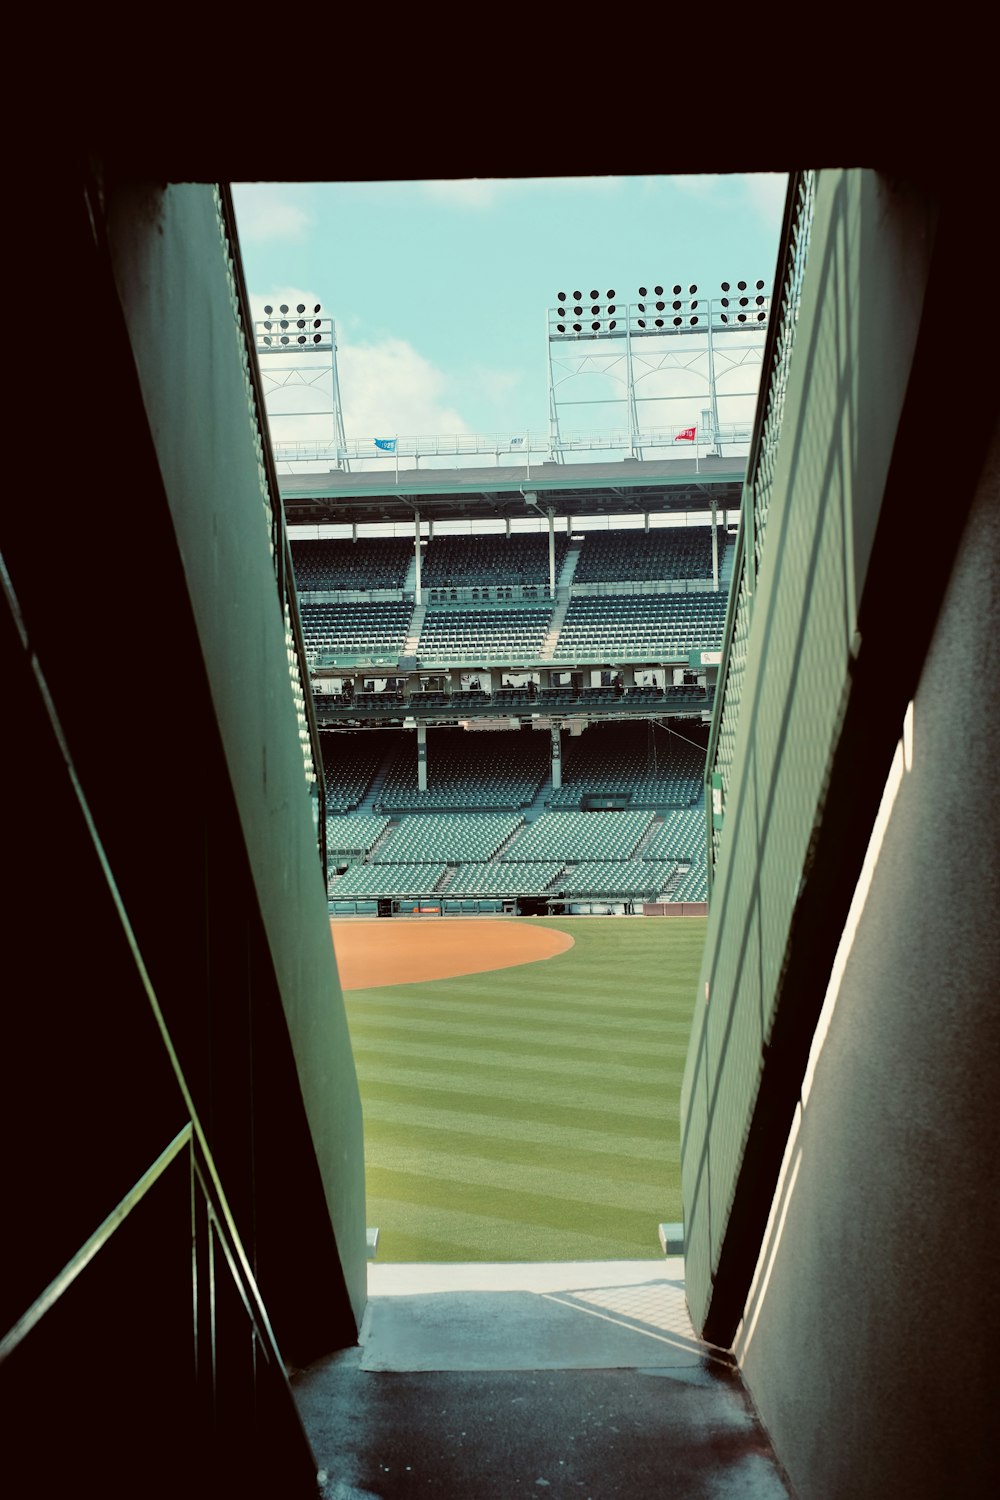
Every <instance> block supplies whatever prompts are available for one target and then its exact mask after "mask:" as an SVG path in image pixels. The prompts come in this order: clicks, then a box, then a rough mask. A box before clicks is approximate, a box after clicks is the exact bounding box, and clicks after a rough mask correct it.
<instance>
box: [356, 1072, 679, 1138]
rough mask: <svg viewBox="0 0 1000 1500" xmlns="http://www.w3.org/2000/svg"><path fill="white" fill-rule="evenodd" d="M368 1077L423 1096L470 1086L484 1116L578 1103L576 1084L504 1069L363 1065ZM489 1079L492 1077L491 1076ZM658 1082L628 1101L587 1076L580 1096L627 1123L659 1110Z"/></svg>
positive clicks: (614, 1087)
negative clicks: (466, 1071) (464, 1072)
mask: <svg viewBox="0 0 1000 1500" xmlns="http://www.w3.org/2000/svg"><path fill="white" fill-rule="evenodd" d="M365 1071H366V1076H367V1077H368V1079H369V1080H370V1081H371V1082H372V1083H374V1084H375V1085H376V1086H378V1085H389V1086H393V1085H401V1086H405V1087H408V1088H414V1089H421V1090H423V1091H424V1092H425V1093H431V1094H440V1095H441V1096H442V1097H453V1096H454V1095H455V1094H456V1093H458V1092H462V1091H463V1090H465V1091H467V1090H468V1089H469V1087H470V1085H472V1084H474V1085H475V1095H474V1097H475V1098H477V1099H479V1100H480V1107H481V1108H482V1109H484V1110H485V1111H486V1112H487V1113H503V1112H504V1110H505V1109H509V1108H510V1107H511V1106H514V1107H518V1106H520V1105H522V1104H523V1105H529V1106H532V1105H542V1106H548V1104H549V1103H550V1102H551V1103H552V1104H555V1105H565V1106H572V1105H574V1104H575V1103H576V1102H577V1101H578V1100H581V1090H580V1088H579V1086H578V1085H577V1084H576V1083H564V1082H562V1081H561V1080H560V1079H559V1077H558V1076H557V1075H555V1074H552V1075H550V1076H545V1075H542V1076H539V1077H535V1076H534V1075H532V1077H531V1078H525V1077H524V1076H523V1075H521V1074H516V1073H515V1074H513V1075H512V1074H511V1073H510V1072H509V1071H508V1070H507V1069H504V1068H492V1069H487V1068H477V1070H476V1076H474V1077H473V1078H468V1077H465V1078H462V1079H461V1080H456V1079H455V1077H454V1075H453V1074H451V1073H449V1072H448V1071H447V1070H442V1071H440V1072H438V1071H435V1070H430V1069H426V1068H406V1067H403V1066H400V1067H394V1066H392V1065H391V1064H389V1063H383V1064H381V1065H378V1066H368V1067H366V1070H365ZM490 1075H492V1076H490ZM662 1087H663V1084H662V1080H661V1081H659V1082H652V1083H648V1084H643V1085H641V1086H640V1085H638V1084H637V1085H636V1086H635V1087H633V1088H631V1089H629V1091H628V1098H627V1099H623V1098H622V1097H621V1093H622V1085H621V1083H619V1082H618V1081H617V1080H612V1081H611V1082H610V1083H608V1082H605V1081H604V1080H603V1079H596V1078H591V1079H590V1080H589V1084H588V1088H587V1090H586V1093H585V1095H584V1096H583V1098H584V1102H585V1103H586V1105H587V1108H588V1109H590V1110H593V1111H594V1112H595V1114H601V1115H611V1116H613V1117H617V1118H624V1119H627V1120H628V1121H629V1122H630V1124H631V1123H632V1122H633V1121H635V1120H636V1119H644V1118H646V1117H647V1116H648V1115H649V1114H650V1112H651V1111H653V1110H658V1108H659V1097H660V1093H661V1090H662ZM465 1107H468V1106H465Z"/></svg>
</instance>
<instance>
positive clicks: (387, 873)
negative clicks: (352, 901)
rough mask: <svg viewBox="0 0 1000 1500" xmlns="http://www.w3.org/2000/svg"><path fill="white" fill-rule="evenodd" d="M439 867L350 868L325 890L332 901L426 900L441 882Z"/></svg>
mask: <svg viewBox="0 0 1000 1500" xmlns="http://www.w3.org/2000/svg"><path fill="white" fill-rule="evenodd" d="M444 872H445V867H444V865H443V864H438V865H351V866H350V867H349V868H348V869H347V870H345V871H344V873H343V875H340V876H338V878H337V879H336V880H332V881H330V883H329V886H328V892H329V896H330V899H331V901H343V900H345V899H347V898H350V897H354V896H429V895H430V894H431V892H432V891H433V890H434V888H435V886H436V885H437V884H438V882H439V881H440V880H442V879H443V877H444Z"/></svg>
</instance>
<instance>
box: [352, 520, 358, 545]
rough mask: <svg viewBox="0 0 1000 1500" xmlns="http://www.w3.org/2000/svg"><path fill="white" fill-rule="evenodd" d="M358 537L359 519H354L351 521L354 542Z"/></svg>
mask: <svg viewBox="0 0 1000 1500" xmlns="http://www.w3.org/2000/svg"><path fill="white" fill-rule="evenodd" d="M357 539H358V523H357V521H352V522H351V541H352V542H356V541H357Z"/></svg>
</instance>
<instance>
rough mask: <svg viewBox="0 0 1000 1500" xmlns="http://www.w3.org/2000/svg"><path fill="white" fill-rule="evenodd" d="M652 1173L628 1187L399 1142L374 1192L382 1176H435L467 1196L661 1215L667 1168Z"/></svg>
mask: <svg viewBox="0 0 1000 1500" xmlns="http://www.w3.org/2000/svg"><path fill="white" fill-rule="evenodd" d="M646 1168H647V1171H646V1176H645V1177H644V1178H642V1179H635V1178H633V1179H632V1180H631V1181H629V1182H626V1181H624V1180H623V1179H622V1178H621V1177H618V1176H614V1177H612V1176H609V1175H607V1174H606V1172H605V1173H601V1172H599V1171H589V1172H586V1171H581V1170H580V1169H579V1168H576V1169H574V1168H572V1167H570V1166H568V1165H567V1164H566V1163H565V1162H561V1163H559V1164H557V1165H550V1164H539V1163H538V1162H537V1161H536V1162H533V1163H532V1162H526V1161H520V1162H510V1161H498V1160H497V1159H496V1158H495V1157H492V1156H487V1155H485V1154H482V1155H480V1154H478V1153H475V1154H469V1155H464V1154H461V1153H459V1152H454V1151H440V1150H433V1149H430V1148H428V1147H427V1146H425V1145H422V1144H421V1145H411V1144H408V1143H405V1142H396V1143H395V1144H393V1145H389V1144H387V1143H383V1145H382V1150H381V1156H380V1161H379V1166H378V1168H377V1175H373V1177H372V1188H373V1190H374V1191H376V1192H377V1191H378V1187H379V1182H380V1180H381V1177H382V1174H384V1173H386V1172H390V1173H392V1172H403V1173H405V1174H406V1176H407V1178H415V1177H421V1176H422V1177H432V1178H435V1179H437V1180H439V1181H441V1182H447V1183H450V1184H451V1185H452V1186H453V1187H454V1188H455V1190H456V1192H462V1193H466V1192H469V1191H474V1192H480V1191H482V1190H483V1189H488V1188H490V1187H494V1188H496V1189H497V1190H499V1191H503V1192H505V1193H522V1194H526V1193H527V1194H531V1195H532V1196H536V1195H538V1194H542V1195H543V1196H544V1197H545V1198H547V1199H550V1200H558V1199H565V1200H566V1201H567V1202H580V1201H583V1202H586V1203H589V1204H591V1205H592V1206H594V1207H596V1206H597V1205H601V1206H602V1207H603V1208H619V1209H638V1210H643V1211H645V1212H648V1213H650V1214H656V1213H658V1212H659V1209H660V1206H661V1204H662V1202H663V1191H664V1185H665V1181H666V1167H665V1164H663V1163H659V1164H658V1166H657V1169H656V1170H655V1172H650V1170H649V1163H647V1164H646Z"/></svg>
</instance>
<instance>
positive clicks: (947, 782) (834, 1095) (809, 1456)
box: [735, 442, 1000, 1500]
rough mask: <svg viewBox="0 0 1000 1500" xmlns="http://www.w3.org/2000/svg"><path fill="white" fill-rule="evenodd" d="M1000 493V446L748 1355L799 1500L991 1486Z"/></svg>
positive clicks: (808, 1107)
mask: <svg viewBox="0 0 1000 1500" xmlns="http://www.w3.org/2000/svg"><path fill="white" fill-rule="evenodd" d="M998 482H1000V442H994V445H993V449H992V455H991V458H990V460H989V462H988V465H987V469H986V472H985V474H984V476H983V479H982V481H981V484H980V487H979V491H978V498H977V501H976V503H975V505H974V508H973V512H972V515H971V519H970V523H969V525H968V527H967V529H966V532H965V535H964V539H963V542H962V545H961V549H960V553H959V557H958V561H957V564H956V567H955V569H954V571H953V574H952V578H951V581H950V585H949V589H948V592H947V595H946V599H945V603H944V607H943V609H942V612H941V614H940V616H939V619H938V623H937V628H936V633H935V636H934V639H933V642H932V645H931V649H930V651H929V654H928V656H927V658H926V661H925V664H924V669H923V674H922V677H921V680H920V684H919V689H918V692H917V694H916V697H915V700H914V705H913V713H912V738H911V735H910V732H909V730H907V733H906V735H905V736H904V737H903V738H901V744H900V749H899V751H898V752H897V759H896V762H895V765H894V770H893V773H892V774H891V775H890V778H889V783H888V792H889V796H888V797H887V799H886V801H884V802H883V808H884V809H885V808H886V807H887V806H888V805H890V804H891V811H889V812H888V821H887V823H886V826H885V830H884V839H883V841H882V842H881V845H880V847H879V848H878V851H877V856H874V851H871V852H870V858H872V859H873V866H872V869H871V871H870V876H871V883H870V887H869V888H868V889H867V894H866V895H865V896H864V897H863V904H861V905H860V919H859V920H858V921H857V927H856V931H855V932H854V935H853V941H852V942H850V945H849V948H848V949H847V956H846V963H845V965H844V967H843V976H842V979H841V981H840V984H839V989H836V990H835V1003H834V1001H833V998H832V996H828V1000H827V1008H826V1012H825V1016H824V1022H823V1023H821V1027H820V1033H819V1035H820V1036H822V1033H823V1032H824V1030H825V1040H823V1041H822V1045H821V1047H820V1044H819V1041H817V1043H815V1044H814V1052H813V1067H812V1076H811V1084H810V1082H809V1075H807V1083H806V1088H805V1089H804V1093H805V1092H807V1098H806V1100H805V1103H804V1106H800V1108H799V1110H798V1112H797V1115H796V1124H795V1127H794V1128H793V1135H792V1142H791V1144H790V1147H789V1152H788V1154H787V1156H786V1163H785V1173H784V1176H783V1179H782V1187H781V1190H780V1191H779V1194H778V1196H777V1199H776V1202H775V1205H774V1209H773V1211H772V1217H771V1222H770V1225H769V1230H768V1235H767V1237H766V1240H765V1247H764V1251H763V1253H762V1256H761V1260H760V1262H759V1264H758V1270H757V1276H756V1279H755V1285H754V1288H753V1291H752V1294H751V1298H750V1301H749V1304H748V1306H747V1310H746V1313H745V1316H744V1319H743V1322H742V1324H741V1327H740V1330H739V1333H738V1336H737V1340H736V1345H735V1348H736V1351H737V1354H738V1357H739V1361H740V1364H741V1366H742V1369H743V1373H744V1377H745V1379H746V1381H747V1384H748V1386H749V1388H750V1390H751V1393H752V1395H753V1398H754V1400H755V1402H756V1405H757V1408H758V1410H759V1412H760V1415H761V1418H762V1420H763V1421H764V1423H765V1426H766V1427H767V1429H768V1432H769V1433H770V1435H771V1437H772V1439H773V1442H774V1445H775V1449H776V1451H777V1453H778V1456H779V1458H780V1459H781V1460H782V1462H783V1463H784V1464H785V1466H786V1468H787V1470H788V1473H789V1475H790V1477H791V1479H792V1482H793V1484H794V1485H795V1488H796V1492H797V1493H798V1494H799V1495H800V1496H802V1500H812V1497H815V1500H826V1497H830V1496H840V1495H851V1496H853V1497H856V1500H864V1497H867V1496H870V1497H872V1500H876V1497H878V1500H882V1497H885V1496H887V1495H901V1494H905V1495H958V1494H969V1495H971V1494H985V1493H987V1492H988V1490H989V1489H990V1488H992V1486H991V1484H990V1483H989V1474H990V1473H991V1472H992V1470H993V1469H994V1467H995V1460H994V1459H993V1458H992V1457H991V1456H990V1453H989V1448H990V1443H989V1436H988V1434H989V1433H990V1431H991V1429H992V1427H993V1423H994V1419H995V1412H996V1403H997V1397H998V1390H997V1377H996V1365H995V1356H994V1351H993V1348H992V1343H991V1341H990V1339H989V1338H987V1337H984V1332H985V1331H986V1330H989V1329H991V1328H994V1329H995V1328H996V1326H997V1311H998V1292H997V1281H996V1247H997V1243H998V1239H1000V1215H998V1203H1000V1171H998V1160H1000V1154H998V1144H1000V1143H998V1141H997V1126H996V1122H997V1107H996V1094H995V1067H996V1058H997V1057H998V1056H1000V1023H998V1011H997V983H998V974H1000V945H998V938H997V911H998V893H1000V891H998V888H1000V877H998V854H997V851H998V850H1000V800H998V798H997V795H996V745H997V743H998V738H1000V710H998V702H997V692H996V682H997V673H998V667H1000V661H998V648H997V642H998V639H1000V607H998V598H997V577H998V571H1000V521H998V515H1000V512H998V507H997V504H996V497H997V489H998ZM900 729H901V735H902V730H903V726H902V725H901V726H900ZM904 738H905V746H904V742H903V741H904ZM893 791H894V792H895V796H894V800H892V792H893ZM873 842H874V840H873ZM866 883H867V877H866V876H863V877H862V882H861V885H860V887H859V890H863V888H864V886H865V885H866ZM856 899H857V900H859V902H860V901H861V897H860V896H859V897H858V898H856ZM850 927H851V923H850V920H849V923H848V929H847V931H849V930H850ZM845 946H846V945H845ZM843 951H844V949H842V952H843ZM835 974H836V970H835ZM831 989H833V986H831ZM831 1005H832V1013H831ZM826 1023H828V1029H826ZM988 1464H989V1467H988Z"/></svg>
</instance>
